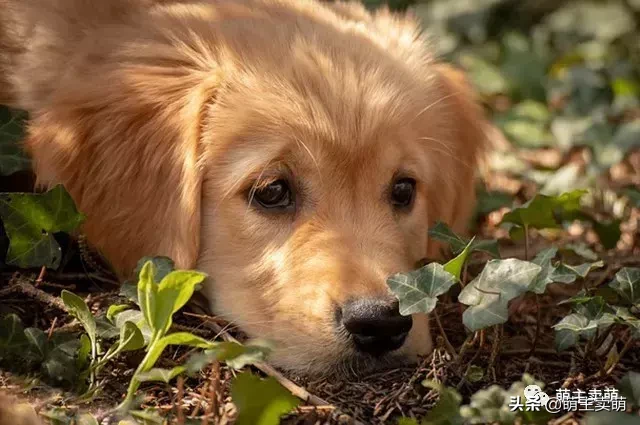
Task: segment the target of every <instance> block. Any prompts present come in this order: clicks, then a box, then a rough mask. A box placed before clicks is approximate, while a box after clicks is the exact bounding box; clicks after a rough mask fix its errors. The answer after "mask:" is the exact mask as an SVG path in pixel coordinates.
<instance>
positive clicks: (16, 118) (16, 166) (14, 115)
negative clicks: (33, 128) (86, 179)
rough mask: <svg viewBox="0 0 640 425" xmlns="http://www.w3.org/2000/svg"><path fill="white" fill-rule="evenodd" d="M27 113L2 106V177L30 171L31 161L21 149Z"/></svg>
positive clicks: (0, 155)
mask: <svg viewBox="0 0 640 425" xmlns="http://www.w3.org/2000/svg"><path fill="white" fill-rule="evenodd" d="M26 120H27V113H26V112H24V111H18V110H12V109H9V108H7V107H6V106H2V105H0V175H2V176H8V175H11V174H13V173H15V172H18V171H23V170H29V169H30V168H31V161H29V158H27V156H26V155H25V154H24V152H22V150H21V149H20V145H19V142H21V141H22V138H23V137H24V122H25V121H26Z"/></svg>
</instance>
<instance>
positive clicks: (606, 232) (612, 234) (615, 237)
mask: <svg viewBox="0 0 640 425" xmlns="http://www.w3.org/2000/svg"><path fill="white" fill-rule="evenodd" d="M590 221H591V225H592V226H593V230H594V231H595V232H596V234H597V235H598V239H600V243H601V244H602V246H603V247H604V248H605V249H613V248H615V247H616V245H617V244H618V241H619V240H620V236H622V230H621V229H620V223H622V222H621V221H620V219H613V220H609V221H602V220H595V219H593V218H592V219H591V220H590Z"/></svg>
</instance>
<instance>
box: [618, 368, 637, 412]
mask: <svg viewBox="0 0 640 425" xmlns="http://www.w3.org/2000/svg"><path fill="white" fill-rule="evenodd" d="M617 387H618V389H619V390H620V395H622V396H623V397H625V398H626V399H627V406H629V407H632V406H635V407H639V406H640V373H637V372H633V371H629V372H627V374H626V375H624V376H623V377H622V379H621V380H620V382H618V385H617Z"/></svg>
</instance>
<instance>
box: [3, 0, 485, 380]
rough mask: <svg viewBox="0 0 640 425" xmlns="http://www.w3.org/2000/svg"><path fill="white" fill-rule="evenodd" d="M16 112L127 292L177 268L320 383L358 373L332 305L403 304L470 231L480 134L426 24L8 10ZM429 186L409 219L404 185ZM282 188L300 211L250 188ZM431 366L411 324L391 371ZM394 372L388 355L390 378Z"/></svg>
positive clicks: (193, 6) (291, 14)
mask: <svg viewBox="0 0 640 425" xmlns="http://www.w3.org/2000/svg"><path fill="white" fill-rule="evenodd" d="M0 10H2V11H3V13H2V16H0V47H1V48H2V50H1V51H0V67H1V69H0V84H2V86H0V100H1V101H4V102H11V104H12V105H14V106H17V107H21V108H24V109H27V110H28V111H29V112H30V113H31V117H32V120H31V123H30V128H29V135H28V138H27V140H26V147H27V149H28V151H29V152H30V153H31V155H32V156H33V159H34V164H35V170H36V173H37V175H38V178H39V181H40V182H41V183H43V184H46V185H48V184H54V183H63V184H64V186H65V187H66V188H67V190H68V191H69V192H70V193H71V195H72V197H73V199H74V200H75V202H76V203H77V205H78V207H79V209H80V210H81V211H83V212H84V213H85V214H86V215H87V217H88V218H87V221H86V224H85V225H84V227H83V232H84V233H85V234H86V235H87V237H88V239H89V241H90V242H91V243H92V244H93V245H94V246H95V247H97V248H98V249H99V250H100V251H101V252H102V253H104V255H105V256H106V257H107V258H108V259H109V260H110V261H111V263H112V264H113V266H114V268H115V269H116V270H118V272H119V273H121V274H122V275H123V276H126V275H127V274H128V273H130V272H131V271H132V269H133V267H134V265H135V264H136V261H137V260H138V259H139V258H140V257H142V256H144V255H166V256H169V257H171V258H173V259H174V260H175V261H176V264H177V266H178V267H180V268H194V267H196V268H198V269H200V270H203V271H205V272H207V273H208V274H209V276H210V278H209V280H208V282H207V284H206V286H205V288H204V290H203V291H204V294H205V295H206V296H207V297H208V299H209V300H210V301H211V305H212V310H213V311H215V312H216V313H218V314H221V315H223V316H225V317H227V318H228V319H230V320H232V321H234V322H236V323H237V324H239V325H240V326H241V327H242V328H243V329H244V330H246V331H247V332H248V333H249V334H250V335H253V336H261V337H266V338H269V339H272V340H274V341H275V342H276V344H277V347H278V348H277V350H276V352H275V353H274V355H273V357H272V359H273V361H274V362H275V363H276V364H278V365H280V366H283V367H285V368H288V369H293V370H296V371H300V372H307V373H326V372H328V371H329V370H336V367H338V370H343V369H350V368H354V369H359V368H360V367H361V366H362V364H364V363H367V364H369V363H370V359H366V358H363V357H360V356H358V355H357V354H356V353H355V350H354V349H353V348H352V347H351V345H350V343H349V341H348V339H347V338H346V337H345V336H344V332H341V331H340V330H339V329H337V328H336V324H335V320H334V318H335V313H334V311H335V308H336V307H339V306H340V305H341V304H342V303H344V302H345V301H346V300H348V299H352V298H354V297H359V296H376V295H388V294H389V290H388V288H387V285H386V283H385V279H386V277H387V276H388V275H389V274H391V273H394V272H398V271H406V270H409V269H411V268H413V267H414V265H415V264H416V262H417V261H419V260H420V259H422V258H424V257H435V256H437V254H438V247H437V246H436V245H435V244H433V243H432V242H430V241H429V240H428V239H427V230H428V228H429V226H430V225H432V224H433V223H434V222H435V221H436V220H442V221H445V222H447V223H449V224H450V225H451V226H452V227H453V228H454V229H456V230H457V231H462V230H463V229H464V226H465V224H466V221H467V219H468V217H469V213H470V211H471V208H472V206H473V202H474V190H473V183H474V175H475V173H474V170H475V165H476V162H477V160H478V158H479V156H480V155H481V153H482V150H483V147H484V144H485V137H484V132H483V126H484V122H483V118H482V116H481V111H480V109H479V107H478V106H477V105H476V103H475V102H474V100H473V96H472V94H471V91H470V89H469V87H468V86H467V84H466V82H465V80H464V77H463V76H462V75H461V74H460V73H459V72H458V71H455V70H454V69H452V68H450V67H449V66H447V65H444V64H441V63H438V61H437V60H436V59H435V58H434V57H433V54H432V51H431V50H430V48H429V46H428V45H427V43H426V42H425V39H424V38H423V37H422V36H420V32H419V28H418V26H417V23H416V22H415V21H414V20H413V19H411V18H409V17H402V16H394V15H392V14H390V13H388V12H386V11H381V12H379V13H376V14H370V13H369V12H367V11H366V10H365V9H364V8H362V7H361V6H359V5H357V4H352V3H338V4H327V3H318V2H316V1H301V0H242V1H239V0H192V1H188V0H184V1H179V0H175V1H171V0H166V1H158V0H156V1H152V0H109V1H95V0H0ZM398 173H405V174H407V175H409V176H411V177H413V178H415V179H416V180H417V182H418V185H417V190H418V193H417V197H416V199H415V204H414V206H413V208H412V209H411V211H410V212H405V213H397V212H394V211H393V209H392V208H391V206H390V204H389V201H388V194H387V193H388V188H389V186H390V184H391V182H392V179H393V178H394V176H395V175H397V174H398ZM280 177H286V178H287V179H289V181H290V182H292V184H293V185H294V186H295V187H296V188H297V189H298V193H297V195H296V196H297V198H296V199H297V201H296V202H297V204H296V211H295V213H293V214H280V215H273V214H265V213H264V212H261V211H259V210H257V209H255V208H253V207H251V206H250V205H249V203H248V199H247V193H251V188H252V187H254V186H255V185H260V184H262V183H263V182H264V181H268V180H269V179H275V178H280ZM430 350H431V339H430V335H429V327H428V319H427V317H425V316H422V315H415V316H414V326H413V328H412V331H411V333H410V335H409V338H408V339H407V342H406V343H405V344H404V346H403V347H402V348H401V349H400V350H398V352H397V353H394V356H392V357H393V358H402V359H414V358H415V357H416V356H417V355H418V354H424V353H428V352H429V351H430ZM386 360H389V358H385V359H382V362H384V361H386Z"/></svg>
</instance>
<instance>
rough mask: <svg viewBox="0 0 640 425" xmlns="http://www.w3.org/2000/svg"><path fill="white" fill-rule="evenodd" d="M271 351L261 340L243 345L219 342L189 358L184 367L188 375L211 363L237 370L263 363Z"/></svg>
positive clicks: (270, 347)
mask: <svg viewBox="0 0 640 425" xmlns="http://www.w3.org/2000/svg"><path fill="white" fill-rule="evenodd" d="M272 349H273V347H272V346H271V344H269V343H267V342H266V341H262V340H253V341H249V342H248V343H247V344H244V345H242V344H238V343H236V342H220V343H217V345H216V346H215V347H214V348H211V349H208V350H205V351H204V352H203V353H196V354H194V355H193V356H191V357H190V358H189V360H188V361H187V363H186V364H185V366H186V368H187V371H188V372H189V373H193V372H196V371H199V370H201V369H202V368H204V367H205V366H206V365H208V364H209V363H211V362H213V361H221V362H225V363H226V364H227V366H229V367H231V368H234V369H238V370H239V369H242V368H243V367H245V366H247V365H250V364H256V363H260V362H263V361H264V360H265V359H266V357H267V355H268V354H269V353H270V352H271V350H272Z"/></svg>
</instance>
